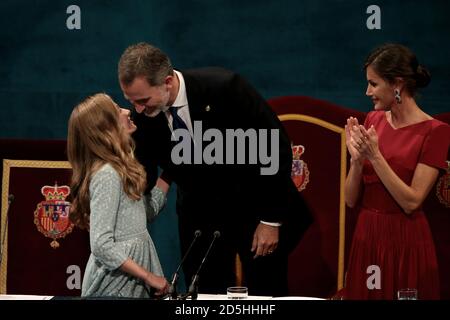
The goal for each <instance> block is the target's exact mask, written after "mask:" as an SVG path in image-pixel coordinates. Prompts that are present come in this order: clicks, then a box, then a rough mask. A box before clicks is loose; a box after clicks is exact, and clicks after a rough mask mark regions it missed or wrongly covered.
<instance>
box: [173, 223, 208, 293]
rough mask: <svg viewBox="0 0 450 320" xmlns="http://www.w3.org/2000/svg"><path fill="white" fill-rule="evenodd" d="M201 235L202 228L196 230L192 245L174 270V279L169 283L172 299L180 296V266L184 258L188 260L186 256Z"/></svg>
mask: <svg viewBox="0 0 450 320" xmlns="http://www.w3.org/2000/svg"><path fill="white" fill-rule="evenodd" d="M201 235H202V232H201V231H200V230H196V231H195V232H194V239H192V242H191V245H190V246H189V248H188V249H187V251H186V253H185V254H184V257H183V259H181V262H180V264H179V265H178V268H177V270H176V271H175V272H174V274H173V276H172V281H170V285H169V295H170V297H171V299H174V300H176V299H177V298H178V293H177V283H178V277H179V272H180V268H181V266H182V265H183V263H184V260H186V257H187V256H188V254H189V252H190V251H191V249H192V247H193V246H194V243H195V241H196V240H197V238H198V237H200V236H201Z"/></svg>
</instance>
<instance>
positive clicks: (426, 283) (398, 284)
mask: <svg viewBox="0 0 450 320" xmlns="http://www.w3.org/2000/svg"><path fill="white" fill-rule="evenodd" d="M365 70H366V76H367V81H368V86H367V91H366V95H367V96H368V97H369V98H370V99H371V100H372V102H373V104H374V109H375V111H372V112H370V113H369V114H368V115H367V117H366V120H365V123H364V126H362V125H360V124H358V121H357V119H355V118H352V117H351V118H349V119H348V120H347V125H346V126H345V130H346V137H347V148H348V151H349V153H350V156H351V161H350V170H349V173H348V175H347V180H346V185H345V200H346V203H347V205H348V206H349V207H354V206H356V205H358V206H359V208H360V209H359V216H358V222H357V224H356V229H355V233H354V236H353V242H352V247H351V252H350V258H349V265H348V269H347V275H346V282H345V289H344V299H388V300H391V299H396V298H397V297H396V295H397V291H398V290H399V289H404V288H414V289H416V290H417V293H418V298H419V299H439V273H438V264H437V259H436V251H435V248H434V243H433V238H432V235H431V231H430V227H429V225H428V222H427V219H426V217H425V214H424V212H423V211H422V203H423V201H424V199H425V198H426V197H427V195H428V193H429V192H430V190H431V188H432V187H433V185H434V183H435V181H436V179H437V177H438V174H439V169H445V168H446V167H447V165H446V162H445V160H446V157H447V152H448V147H449V144H450V126H449V125H447V124H445V123H443V122H441V121H438V120H436V119H433V118H432V117H431V116H429V115H428V114H426V113H425V112H423V111H422V110H421V109H420V107H419V106H418V105H417V103H416V101H415V99H414V96H415V93H416V91H417V89H418V88H422V87H425V86H426V85H428V83H429V82H430V74H429V73H428V71H427V70H426V69H425V68H424V67H423V66H421V65H419V63H418V62H417V59H416V56H415V55H414V54H413V53H412V52H411V51H410V50H409V49H408V48H406V47H404V46H402V45H398V44H387V45H383V46H381V47H379V48H377V49H376V50H375V51H373V52H372V53H371V54H370V55H369V57H368V58H367V61H366V63H365Z"/></svg>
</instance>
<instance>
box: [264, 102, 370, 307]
mask: <svg viewBox="0 0 450 320" xmlns="http://www.w3.org/2000/svg"><path fill="white" fill-rule="evenodd" d="M269 103H270V105H271V106H272V108H273V109H274V111H275V112H276V113H277V114H278V115H279V116H282V115H289V114H300V115H306V116H310V117H314V118H316V119H320V120H323V121H326V122H328V123H330V124H332V125H335V126H337V127H339V128H341V129H342V130H343V129H344V125H345V123H346V120H347V118H348V117H350V116H354V117H357V118H358V119H359V121H360V122H361V123H363V121H364V117H365V114H364V113H362V112H358V111H355V110H351V109H347V108H344V107H341V106H338V105H335V104H332V103H330V102H327V101H322V100H318V99H314V98H310V97H305V96H292V97H279V98H274V99H270V100H269ZM283 125H284V127H285V128H286V130H287V133H288V135H289V137H290V139H291V140H292V142H293V144H294V145H299V144H300V145H303V146H304V147H305V152H304V154H303V155H302V157H301V159H302V160H304V161H305V162H306V164H307V166H308V169H309V172H310V174H309V183H308V184H307V185H306V189H304V190H303V191H301V193H302V196H303V198H304V199H305V201H306V203H307V205H308V207H309V209H310V211H311V213H312V214H313V217H314V222H313V224H312V226H311V227H310V228H309V229H308V231H307V232H306V234H305V235H304V237H303V239H302V240H301V241H300V243H299V244H298V246H297V248H296V249H295V250H294V251H293V252H292V253H291V255H290V257H289V268H288V277H289V294H290V295H295V296H314V297H323V298H326V297H330V296H331V295H333V294H334V293H335V292H336V289H337V279H338V252H339V205H340V199H339V189H340V187H339V186H340V172H341V134H340V133H338V132H334V131H332V130H330V129H328V128H325V127H323V126H320V125H318V124H315V123H307V122H304V121H296V120H287V121H283ZM355 218H356V217H355V216H354V215H352V214H349V212H347V217H346V230H347V233H348V234H350V235H351V233H352V230H353V228H354V224H355ZM349 239H351V237H350V238H347V239H346V241H345V247H346V253H348V251H349V247H350V240H349Z"/></svg>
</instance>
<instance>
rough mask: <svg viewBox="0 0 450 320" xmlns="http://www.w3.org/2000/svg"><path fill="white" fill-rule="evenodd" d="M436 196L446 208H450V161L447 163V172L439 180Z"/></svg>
mask: <svg viewBox="0 0 450 320" xmlns="http://www.w3.org/2000/svg"><path fill="white" fill-rule="evenodd" d="M436 196H437V197H438V199H439V201H440V202H441V203H442V204H443V205H444V206H446V207H447V208H450V161H447V172H446V173H445V174H444V175H443V176H442V177H441V178H440V179H439V180H438V183H437V185H436Z"/></svg>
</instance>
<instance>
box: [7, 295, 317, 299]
mask: <svg viewBox="0 0 450 320" xmlns="http://www.w3.org/2000/svg"><path fill="white" fill-rule="evenodd" d="M52 298H54V296H39V295H21V294H0V300H51V299H52ZM197 300H228V298H227V295H226V294H199V295H198V299H197ZM246 300H325V299H322V298H316V297H295V296H287V297H270V296H248V298H247V299H246Z"/></svg>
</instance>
